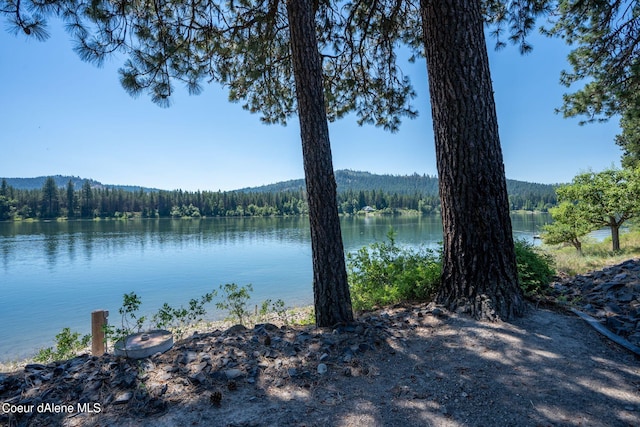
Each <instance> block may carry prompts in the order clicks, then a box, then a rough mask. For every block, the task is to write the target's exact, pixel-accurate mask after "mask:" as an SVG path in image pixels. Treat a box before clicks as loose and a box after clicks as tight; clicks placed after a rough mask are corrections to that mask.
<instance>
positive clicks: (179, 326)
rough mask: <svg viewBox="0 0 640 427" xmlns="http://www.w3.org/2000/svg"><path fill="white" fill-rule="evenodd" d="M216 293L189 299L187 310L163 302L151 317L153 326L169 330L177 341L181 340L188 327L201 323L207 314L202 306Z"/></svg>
mask: <svg viewBox="0 0 640 427" xmlns="http://www.w3.org/2000/svg"><path fill="white" fill-rule="evenodd" d="M216 293H217V292H216V291H213V292H209V293H206V294H204V295H203V296H201V297H200V299H195V298H192V299H190V300H189V308H184V307H182V306H180V308H173V307H171V306H170V305H169V304H167V303H166V302H165V303H164V304H163V305H162V307H160V309H159V310H158V312H157V313H156V314H154V315H153V317H152V321H153V324H154V326H155V327H156V328H160V329H170V330H171V331H172V332H173V333H174V334H176V336H177V338H178V339H181V338H182V336H183V335H184V332H185V330H186V328H187V327H188V326H190V325H194V324H196V323H198V322H200V321H202V319H203V317H204V316H205V315H206V314H207V310H205V308H204V306H205V304H208V303H210V302H211V301H212V300H213V297H215V296H216Z"/></svg>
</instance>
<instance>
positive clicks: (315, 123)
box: [287, 0, 353, 327]
mask: <svg viewBox="0 0 640 427" xmlns="http://www.w3.org/2000/svg"><path fill="white" fill-rule="evenodd" d="M287 15H288V18H289V31H290V40H291V53H292V61H293V70H294V76H295V82H296V98H297V101H298V117H299V120H300V134H301V137H302V156H303V162H304V174H305V179H306V185H307V197H308V201H309V222H310V226H311V252H312V259H313V297H314V305H315V312H316V324H317V325H318V326H321V327H326V326H333V325H335V324H337V323H348V322H352V321H353V310H352V307H351V296H350V294H349V285H348V282H347V270H346V266H345V258H344V248H343V244H342V234H341V231H340V218H339V216H338V202H337V195H336V181H335V176H334V173H333V162H332V158H331V146H330V143H329V126H328V124H327V116H326V111H325V99H324V93H323V86H322V65H321V61H320V53H319V52H318V43H317V40H316V33H315V21H314V11H313V5H312V2H309V1H307V0H288V1H287Z"/></svg>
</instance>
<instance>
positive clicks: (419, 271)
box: [347, 229, 442, 310]
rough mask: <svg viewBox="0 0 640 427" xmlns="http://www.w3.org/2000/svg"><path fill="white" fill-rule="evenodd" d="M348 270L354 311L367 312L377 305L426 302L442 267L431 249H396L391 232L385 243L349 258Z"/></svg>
mask: <svg viewBox="0 0 640 427" xmlns="http://www.w3.org/2000/svg"><path fill="white" fill-rule="evenodd" d="M347 269H348V276H349V287H350V289H351V299H352V304H353V308H354V309H355V310H370V309H372V308H373V307H375V306H376V305H387V304H394V303H397V302H400V301H404V300H426V299H429V298H430V297H431V296H432V295H433V293H434V292H435V290H436V288H437V286H438V284H439V281H440V273H441V271H442V265H441V262H440V256H439V255H438V254H437V253H436V252H435V251H433V250H431V249H428V248H420V249H417V250H414V249H408V248H401V247H399V246H397V245H396V242H395V233H394V232H393V230H392V229H391V230H389V232H388V233H387V240H386V241H383V242H376V243H373V244H371V245H369V246H365V247H363V248H360V249H359V250H358V251H357V252H356V253H350V254H348V255H347Z"/></svg>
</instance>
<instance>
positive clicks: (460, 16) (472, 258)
mask: <svg viewBox="0 0 640 427" xmlns="http://www.w3.org/2000/svg"><path fill="white" fill-rule="evenodd" d="M480 3H481V2H480V0H421V10H422V24H423V32H424V43H425V54H426V58H427V70H428V74H429V90H430V96H431V109H432V114H433V127H434V133H435V143H436V156H437V166H438V176H439V182H440V199H441V203H442V225H443V231H444V254H443V271H442V283H441V287H440V290H439V293H438V296H437V300H438V302H440V303H442V304H444V305H445V306H446V307H448V308H449V309H453V310H458V311H461V312H467V313H470V314H471V315H472V316H473V317H475V318H477V319H492V320H493V319H499V318H500V319H503V320H506V319H509V318H512V317H513V316H519V315H522V313H523V311H524V300H523V296H522V291H521V289H520V286H519V284H518V274H517V268H516V259H515V251H514V246H513V235H512V230H511V219H510V217H509V201H508V197H507V186H506V178H505V174H504V165H503V163H502V151H501V148H500V140H499V136H498V122H497V118H496V111H495V103H494V99H493V89H492V85H491V76H490V72H489V60H488V56H487V47H486V44H485V38H484V32H483V24H484V23H483V17H482V13H481V8H480V6H481V4H480Z"/></svg>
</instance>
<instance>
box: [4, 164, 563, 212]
mask: <svg viewBox="0 0 640 427" xmlns="http://www.w3.org/2000/svg"><path fill="white" fill-rule="evenodd" d="M29 180H31V182H28V183H26V181H23V180H22V179H11V180H9V179H3V180H2V185H1V186H0V220H11V219H29V218H34V219H55V218H69V219H74V218H85V219H92V218H132V217H143V218H158V217H160V218H171V217H173V218H179V217H191V218H198V217H203V216H204V217H217V216H271V215H301V214H306V213H307V209H308V207H307V202H306V195H305V191H304V181H303V180H292V181H287V182H282V183H277V184H272V185H268V186H262V187H255V188H245V189H241V190H237V191H195V192H189V191H182V190H173V191H165V190H156V189H148V188H143V187H134V186H107V185H103V184H101V183H99V182H97V181H94V180H81V179H80V178H76V177H62V176H56V177H40V178H29ZM336 180H337V182H338V204H339V211H340V213H342V214H355V213H358V212H360V211H362V210H363V209H364V208H365V207H371V208H374V209H376V210H377V211H378V212H381V213H387V214H393V213H396V212H398V211H399V210H413V211H417V212H420V213H424V214H428V213H438V212H439V211H440V200H439V197H438V181H437V178H435V177H431V176H428V175H417V174H414V175H410V176H392V175H375V174H370V173H367V172H354V171H348V170H347V171H337V172H336ZM64 181H66V184H62V183H63V182H64ZM12 184H18V185H12ZM38 184H39V185H40V187H35V185H38ZM61 184H62V185H61ZM508 188H509V200H510V202H511V208H512V209H513V210H518V209H525V210H533V209H536V210H542V211H546V210H547V209H548V208H549V207H551V206H554V205H555V204H556V198H555V187H554V186H551V185H544V184H533V183H527V182H521V181H512V180H509V181H508Z"/></svg>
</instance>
